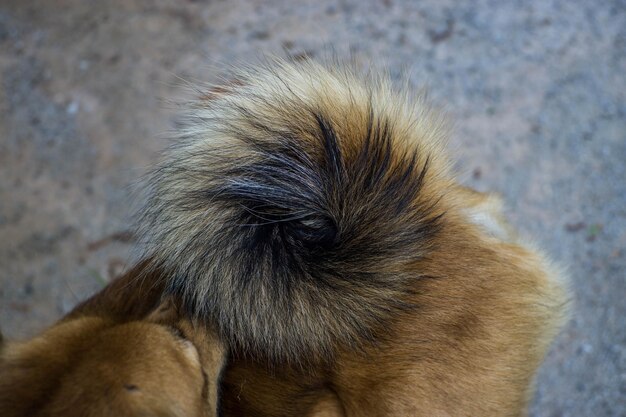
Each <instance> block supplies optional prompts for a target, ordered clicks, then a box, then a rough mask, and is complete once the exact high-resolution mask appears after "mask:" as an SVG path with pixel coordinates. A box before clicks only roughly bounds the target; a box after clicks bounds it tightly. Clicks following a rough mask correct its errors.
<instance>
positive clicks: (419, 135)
mask: <svg viewBox="0 0 626 417" xmlns="http://www.w3.org/2000/svg"><path fill="white" fill-rule="evenodd" d="M407 97H408V93H407V92H406V91H403V92H398V91H394V90H393V89H392V88H391V87H390V85H389V83H388V82H387V81H386V80H385V78H382V77H381V78H376V77H370V78H366V79H363V78H361V77H359V76H357V75H356V74H355V72H354V71H351V70H349V69H345V68H338V67H326V66H321V65H318V64H314V63H311V62H301V63H293V64H290V63H285V62H280V61H279V62H273V63H271V64H269V65H267V66H262V67H260V68H256V69H246V70H241V71H239V72H237V73H235V75H234V77H233V80H232V81H231V82H229V83H226V84H225V85H221V86H215V87H213V88H211V89H209V90H208V92H207V93H206V94H204V95H203V96H202V97H200V98H199V99H198V100H197V101H195V102H194V103H192V105H191V106H190V107H189V110H188V112H187V115H186V119H185V123H184V124H183V127H182V128H181V130H180V132H181V133H180V137H179V138H178V140H177V141H176V143H175V144H174V145H173V147H172V148H171V149H170V150H169V151H168V152H167V154H166V156H165V158H164V161H163V162H162V163H161V165H160V166H159V167H158V168H157V169H156V170H155V172H154V173H153V174H152V175H151V177H150V179H149V182H148V191H149V198H148V199H147V204H146V206H145V208H144V209H143V211H142V221H141V223H142V228H141V229H142V232H143V235H144V237H145V242H146V247H147V252H146V257H145V261H144V262H142V263H141V264H140V265H139V266H138V267H137V268H135V269H134V270H133V271H131V272H130V273H129V274H128V275H127V276H126V284H127V285H126V284H125V285H123V286H121V287H120V286H119V285H118V286H117V287H116V286H115V284H114V285H113V286H112V288H113V289H106V290H104V291H103V292H102V293H101V294H100V295H98V296H96V297H95V298H94V299H93V300H91V301H89V302H88V303H87V304H86V306H83V307H79V309H78V310H77V312H76V313H75V314H73V315H70V317H69V318H68V319H66V320H74V319H83V318H84V316H85V315H91V316H93V315H96V316H105V317H108V319H107V320H111V317H112V319H113V320H114V322H116V323H120V322H121V323H122V324H123V325H125V323H126V322H127V321H128V320H129V318H130V319H132V320H134V321H137V320H140V321H141V320H143V319H141V317H144V316H145V315H146V314H147V312H148V311H150V309H152V308H154V306H156V305H158V304H159V302H160V300H161V298H162V296H163V292H165V293H166V294H169V296H172V297H173V299H175V300H179V301H177V303H180V304H181V305H182V307H183V311H184V313H185V314H184V315H188V316H190V317H191V318H193V319H195V320H198V319H199V320H201V321H202V322H204V323H206V324H207V325H208V326H209V329H211V328H213V326H215V327H216V328H217V334H218V335H219V336H220V339H221V340H223V341H224V343H225V344H226V345H227V347H228V350H229V360H228V363H227V365H226V367H225V369H224V371H223V373H222V374H221V375H222V377H221V378H220V373H219V368H220V366H221V362H220V361H219V360H214V361H213V362H211V361H209V364H210V363H213V364H214V365H215V366H205V369H208V370H209V371H210V372H208V377H209V380H210V381H216V382H217V381H218V380H219V381H221V385H220V387H221V388H220V389H221V399H220V404H221V409H222V412H223V415H225V416H265V417H278V416H295V415H298V416H300V415H302V416H357V417H358V416H415V415H420V416H494V417H496V416H497V417H503V416H511V417H513V416H517V417H519V416H520V415H523V414H524V410H525V408H526V404H527V402H528V399H529V397H530V394H531V392H532V391H531V387H532V379H533V376H534V373H535V371H536V369H537V367H538V365H539V364H540V362H541V360H542V358H543V356H544V354H545V352H546V350H547V347H548V345H549V343H550V342H551V340H552V339H553V337H554V335H555V333H556V331H557V330H558V328H559V326H560V325H561V324H562V323H563V321H564V319H565V317H566V311H567V309H566V304H567V295H566V291H565V285H564V281H563V274H562V272H561V271H560V270H559V269H558V268H556V267H554V266H553V265H552V264H551V263H550V262H549V261H548V260H547V259H546V258H545V256H544V255H542V254H541V252H539V251H538V250H536V249H534V248H533V247H532V246H531V245H529V244H528V243H525V242H524V241H522V240H520V239H519V238H518V237H517V236H516V235H515V233H514V231H512V230H511V228H510V227H509V226H508V225H507V224H506V222H505V221H504V219H503V215H502V209H501V202H500V200H499V199H498V198H497V197H495V196H493V195H489V194H482V193H477V192H475V191H472V190H469V189H467V188H464V187H462V186H460V185H458V184H457V182H456V181H455V179H454V177H453V175H452V174H451V172H450V170H449V169H448V162H447V158H446V156H445V153H444V150H443V141H444V139H445V136H446V131H445V128H443V124H442V122H441V119H440V118H439V117H438V116H437V114H436V113H434V112H432V111H431V110H429V109H428V107H427V106H425V104H424V103H423V102H422V101H421V100H420V99H417V100H411V99H409V98H407ZM122 289H123V290H124V291H121V292H120V290H122ZM125 317H126V318H125ZM146 320H148V321H150V322H152V321H154V320H153V319H146ZM167 322H168V321H167V320H166V323H167ZM196 322H197V321H196ZM67 323H68V324H71V321H70V322H67ZM159 323H160V322H159ZM193 328H195V329H196V331H199V332H200V335H202V334H204V333H203V332H206V331H207V330H206V329H204V330H203V328H202V326H200V327H198V326H196V327H193ZM81 329H82V328H81ZM81 329H78V330H75V332H77V333H78V334H82V335H83V336H81V337H80V338H79V340H83V341H85V340H87V341H89V340H91V333H90V332H86V331H85V330H84V329H82V330H81ZM53 330H54V329H53ZM124 334H126V335H127V334H128V333H124ZM208 334H209V336H208V338H205V339H196V340H198V342H197V343H196V345H197V346H199V347H200V348H202V347H203V349H208V351H209V352H211V351H214V352H221V342H220V341H219V340H217V339H216V338H215V337H213V336H211V335H212V333H211V332H210V331H209V333H208ZM40 340H43V341H46V343H48V344H47V345H46V346H49V347H50V349H49V350H48V353H47V354H44V353H42V352H41V351H36V352H38V353H37V354H38V355H42V357H43V358H48V359H46V360H49V359H50V355H49V352H55V351H56V352H60V354H61V357H63V358H65V362H62V364H64V365H63V366H62V367H61V368H57V367H54V366H44V367H41V368H32V367H29V366H26V365H25V364H26V363H27V362H28V363H36V362H31V360H32V358H33V357H31V356H28V355H26V353H24V352H31V350H29V349H30V348H28V346H29V345H20V346H21V347H18V348H10V349H6V348H5V349H4V351H3V352H2V354H1V355H0V370H1V371H2V372H3V373H0V413H2V412H4V411H5V410H7V409H8V408H6V405H4V404H11V401H13V403H12V404H20V402H19V400H15V398H21V399H22V400H24V399H26V400H28V401H36V400H37V399H38V398H44V399H47V398H50V396H51V395H53V393H55V392H56V391H54V390H53V389H52V388H51V387H53V385H52V384H51V383H50V382H49V381H52V380H58V378H59V374H58V372H57V371H56V369H65V370H67V369H73V368H72V367H70V365H71V364H72V363H73V362H72V361H73V360H74V358H76V359H77V360H78V359H80V357H75V356H72V355H73V354H72V352H74V351H73V350H72V346H74V345H73V344H69V345H68V343H67V342H66V340H68V339H64V338H62V339H58V338H53V337H52V336H50V334H49V333H45V334H44V336H42V339H40ZM97 340H99V341H101V345H102V347H104V348H106V347H107V346H109V344H112V346H118V347H119V346H122V347H123V346H127V343H126V342H125V340H124V338H123V337H117V338H115V339H112V340H108V341H107V340H106V339H103V338H102V337H99V338H98V339H97ZM157 340H161V342H163V340H164V339H157ZM202 340H204V342H203V341H202ZM165 342H167V341H165ZM165 342H164V343H165ZM170 342H171V341H170ZM170 342H167V343H170ZM37 343H40V342H37ZM167 343H166V344H167ZM156 345H157V346H160V344H158V343H157V344H156ZM55 346H56V350H55V348H54V347H55ZM88 346H91V347H94V346H99V345H98V344H95V345H94V344H93V343H92V344H89V345H88ZM83 348H84V347H83ZM200 348H199V350H200ZM141 349H145V344H144V345H142V347H141ZM141 349H140V351H139V352H138V353H137V356H136V361H137V362H138V363H139V364H144V365H146V364H147V365H146V367H145V368H133V367H132V366H130V365H132V362H128V361H127V362H123V358H125V357H126V358H127V357H128V356H124V355H120V356H119V360H118V361H116V360H115V358H113V359H112V362H111V363H112V364H113V365H115V366H118V365H119V366H121V365H120V364H125V365H124V366H121V368H120V369H129V371H128V372H129V373H130V375H136V374H140V375H144V376H145V375H147V374H145V369H153V368H155V369H158V367H159V366H161V364H160V362H162V360H160V359H158V358H157V356H158V355H153V354H149V353H148V354H146V355H143V354H142V353H141ZM105 350H106V349H105ZM129 351H132V349H130V348H129V350H127V352H129ZM6 352H9V353H8V354H7V353H6ZM10 352H14V353H10ZM68 352H69V353H68ZM87 352H89V350H87ZM18 354H22V355H26V356H22V358H27V359H28V361H25V360H22V362H20V363H21V364H22V365H21V366H20V367H13V368H11V367H12V366H14V365H15V363H16V362H15V361H14V359H13V358H15V357H18V356H15V355H18ZM46 355H47V356H46ZM68 355H69V356H68ZM82 357H90V355H89V354H85V355H83V356H82ZM93 357H94V358H96V359H97V358H100V356H98V355H95V354H94V355H93ZM208 357H210V358H211V357H213V358H220V357H221V356H219V355H218V354H216V355H214V356H211V355H209V356H208ZM34 358H35V359H37V358H38V356H37V355H35V356H34ZM67 358H70V359H69V360H68V359H67ZM142 358H147V359H145V360H144V359H142ZM53 359H54V356H53ZM46 360H43V359H41V360H39V362H37V363H44V364H46V363H48V362H46ZM98 360H99V359H98ZM42 361H43V362H42ZM53 363H57V362H53ZM80 363H81V362H79V365H77V366H78V367H79V368H80ZM90 363H92V364H93V363H97V361H96V362H90ZM129 364H130V365H129ZM150 364H152V365H151V366H150ZM216 364H218V365H219V366H217V365H216ZM127 365H129V367H128V368H127ZM294 365H295V366H294ZM6 369H9V370H10V372H15V373H13V374H11V375H12V377H15V378H17V377H20V378H25V379H20V381H22V382H20V384H21V385H20V384H13V383H11V382H10V381H11V380H10V379H7V377H6V375H9V374H7V373H6V372H7V371H6ZM31 369H32V372H31V371H30V370H31ZM88 369H89V368H88ZM20 375H21V376H20ZM24 375H26V376H24ZM81 375H82V378H83V379H82V380H81V379H79V380H78V381H79V382H80V381H83V382H86V383H87V385H88V386H89V384H92V383H94V382H96V383H97V382H98V381H99V379H100V378H103V377H104V376H105V375H102V374H96V375H97V376H96V377H95V378H94V377H93V376H92V377H91V379H89V378H87V377H86V376H85V374H81ZM148 375H151V374H148ZM172 375H174V376H173V377H172V378H171V379H169V380H168V381H166V382H163V383H161V385H160V386H161V387H162V389H163V392H164V395H165V397H164V398H170V397H168V395H169V396H171V395H174V394H176V393H178V394H177V395H181V398H187V397H184V394H183V393H182V392H180V390H178V388H177V387H185V386H187V385H188V383H189V380H188V379H187V378H186V377H184V376H182V375H179V374H177V373H176V368H175V367H174V368H172ZM160 377H162V375H161V376H160ZM29 378H30V379H29ZM155 378H159V375H158V374H157V375H155ZM7 381H9V382H7ZM24 381H26V382H24ZM42 381H44V382H42ZM45 381H48V382H45ZM37 384H42V385H37ZM186 384H187V385H186ZM30 386H33V387H40V386H41V387H44V388H45V389H44V388H41V389H40V388H37V390H35V391H33V390H31V389H29V387H30ZM73 386H74V387H80V386H81V385H80V384H75V385H73ZM213 386H215V384H214V385H213ZM157 391H158V390H157ZM183 391H184V392H188V391H189V390H188V389H184V390H183ZM16 392H17V393H18V394H19V393H22V394H21V395H22V396H18V395H15V393H16ZM80 392H81V391H80V390H78V391H76V390H75V391H72V390H70V391H67V392H65V394H64V395H65V397H63V396H61V397H58V398H60V400H59V401H61V400H67V399H68V398H76V395H78V393H80ZM214 392H215V393H216V392H217V389H215V391H214ZM28 395H30V396H28ZM16 401H18V402H16ZM37 401H39V400H37ZM62 403H63V401H62ZM151 404H152V405H154V404H156V403H153V402H148V403H147V405H151ZM3 407H4V408H3ZM81 410H83V409H81ZM27 411H28V410H27ZM2 415H11V414H2ZM13 415H19V416H21V415H24V414H15V413H14V414H13ZM50 415H52V414H50ZM57 415H59V414H58V413H57ZM62 415H69V414H62ZM92 415H94V416H100V415H106V414H102V413H100V414H98V413H97V412H96V413H92ZM190 415H192V414H190Z"/></svg>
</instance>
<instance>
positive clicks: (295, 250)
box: [142, 62, 450, 362]
mask: <svg viewBox="0 0 626 417" xmlns="http://www.w3.org/2000/svg"><path fill="white" fill-rule="evenodd" d="M234 80H235V81H234V82H233V83H231V84H228V85H225V86H220V87H218V88H214V89H213V90H212V93H210V94H209V95H208V96H207V97H205V99H203V100H199V101H196V102H194V103H193V105H192V106H191V108H190V110H189V112H188V113H187V115H186V116H187V117H186V119H185V123H184V127H183V128H182V129H181V132H180V137H179V138H178V140H177V142H176V143H175V145H174V147H173V148H172V149H171V151H170V152H169V153H168V154H167V157H166V159H165V161H164V162H163V163H162V164H161V166H160V167H159V168H158V169H157V170H156V171H155V173H154V175H153V176H152V177H151V179H150V182H149V188H150V190H151V198H150V199H149V200H148V203H147V205H146V208H145V211H144V213H143V228H142V231H143V234H144V235H145V236H146V240H147V241H148V242H149V244H148V247H149V248H150V252H149V253H148V254H147V256H148V257H150V258H151V259H153V262H154V266H155V267H156V268H158V269H163V270H165V271H167V273H166V274H167V275H168V277H169V278H168V288H169V289H170V291H172V292H174V293H176V294H179V295H181V296H182V297H183V299H184V300H185V304H186V306H187V307H188V308H189V310H190V311H191V312H192V313H193V314H194V315H197V316H200V317H204V318H209V319H210V320H211V321H215V322H217V323H218V328H219V330H220V332H221V334H222V336H223V337H224V338H225V339H226V340H227V341H229V343H230V344H233V345H237V346H239V347H240V348H241V349H243V350H245V351H248V352H252V353H254V354H258V353H259V352H262V353H263V354H264V355H266V356H268V357H269V358H270V359H273V360H276V361H291V362H302V361H303V360H312V359H313V360H314V359H316V358H322V359H328V358H330V357H332V356H333V355H334V351H335V348H336V346H337V345H341V344H344V345H349V346H352V347H359V346H361V345H362V343H363V342H364V341H365V340H374V339H375V337H374V333H376V332H377V331H375V329H380V328H383V327H384V326H385V325H386V322H387V321H388V319H389V317H393V316H394V315H396V314H397V313H398V312H399V311H400V310H403V309H410V308H412V306H411V303H410V300H409V299H408V297H409V295H410V294H411V293H412V291H413V283H414V282H415V281H416V280H418V279H420V278H423V273H422V272H421V271H419V270H416V269H415V268H412V267H411V266H412V265H413V264H414V263H415V262H417V261H419V260H420V259H423V258H424V257H427V256H428V254H429V252H430V251H431V249H432V247H433V245H435V244H436V240H437V239H436V236H437V234H438V232H439V230H440V228H441V226H442V221H443V220H442V216H443V215H444V211H445V207H443V206H441V205H440V204H439V200H440V199H441V194H442V192H444V190H445V187H446V186H447V184H448V183H449V182H450V176H449V175H448V173H447V169H446V160H445V158H444V157H443V153H442V151H441V149H440V148H441V141H442V138H443V134H444V131H445V130H444V128H443V125H442V122H441V120H440V118H438V117H437V115H436V114H433V113H432V112H431V111H430V110H428V108H427V107H426V106H424V105H423V104H422V103H421V102H412V101H410V100H409V99H408V98H407V96H405V95H400V94H399V93H396V92H393V91H392V90H391V88H390V86H389V85H388V83H387V81H386V80H385V79H384V78H374V77H372V78H370V79H369V80H367V82H363V81H362V80H361V79H359V78H358V77H357V76H356V75H355V74H353V73H352V72H351V71H349V70H346V69H345V68H342V69H337V68H334V69H333V68H325V67H322V66H320V65H316V64H314V63H311V62H307V63H300V64H287V63H284V62H274V63H273V64H272V65H271V66H267V67H261V68H256V69H251V70H245V71H239V72H237V73H236V74H235V75H234Z"/></svg>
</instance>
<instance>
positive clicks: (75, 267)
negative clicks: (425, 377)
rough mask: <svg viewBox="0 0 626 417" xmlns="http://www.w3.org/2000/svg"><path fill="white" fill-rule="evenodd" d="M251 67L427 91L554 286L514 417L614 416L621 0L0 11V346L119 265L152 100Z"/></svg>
mask: <svg viewBox="0 0 626 417" xmlns="http://www.w3.org/2000/svg"><path fill="white" fill-rule="evenodd" d="M329 51H330V52H329ZM262 53H275V54H277V55H279V56H285V55H294V56H298V55H311V56H313V57H319V56H324V55H326V56H327V55H329V54H335V55H338V56H344V57H345V56H350V57H352V59H353V60H354V61H355V62H356V63H357V64H358V65H359V66H362V67H363V68H373V69H380V68H387V69H388V70H389V72H390V73H391V75H392V77H399V76H400V74H402V73H405V74H408V76H409V78H410V81H411V84H412V85H414V86H416V87H427V88H428V90H429V92H430V97H431V98H432V101H433V102H434V103H435V104H436V105H437V106H440V107H443V108H445V109H446V111H447V112H448V114H449V116H450V119H451V120H453V121H454V126H455V130H454V134H453V137H452V139H451V144H450V148H451V150H452V152H453V153H454V154H456V155H457V156H458V161H459V163H458V169H459V172H460V177H461V178H462V179H463V180H464V181H465V182H466V183H467V184H469V185H472V186H474V187H476V188H478V189H480V190H494V191H497V192H499V193H501V194H502V195H503V196H504V198H505V200H506V201H507V203H508V206H509V209H510V210H509V218H510V219H511V221H512V222H513V223H514V224H515V225H516V226H517V227H518V228H519V229H520V230H521V232H522V234H524V235H528V236H532V237H533V238H534V240H536V241H537V243H538V244H539V246H541V247H543V248H545V249H546V250H547V251H548V252H549V253H550V254H551V255H552V257H553V258H554V259H556V260H557V261H558V262H559V263H561V264H563V265H565V266H567V267H568V268H569V271H570V274H571V278H572V294H573V302H574V311H573V317H572V320H571V322H570V323H569V325H568V326H567V328H566V329H565V330H564V331H563V332H562V334H561V335H560V336H559V338H558V340H557V342H556V343H555V344H554V346H553V348H552V350H551V352H550V354H549V355H548V357H547V359H546V361H545V363H544V365H543V367H542V369H541V372H540V374H539V378H538V382H537V393H536V396H535V400H534V402H533V406H532V409H531V413H532V415H534V416H549V417H552V416H554V417H556V416H626V100H625V98H626V97H625V96H626V3H625V2H624V1H592V0H589V1H580V0H577V1H565V0H563V1H559V0H554V1H550V0H532V1H525V2H521V1H498V0H492V1H468V2H454V1H446V0H443V1H440V0H429V1H397V0H387V1H374V0H361V1H357V0H351V1H348V0H345V1H340V2H332V1H301V2H296V1H290V0H283V1H248V2H244V1H238V0H229V1H209V2H204V1H173V0H172V1H155V2H140V1H138V0H117V1H107V2H104V1H81V0H73V1H72V0H65V1H54V2H52V1H50V2H35V1H7V0H0V327H2V329H3V332H4V333H5V335H7V336H9V337H13V338H17V337H26V336H29V335H33V334H34V333H35V332H36V331H38V330H40V329H42V328H43V327H44V326H46V325H48V324H50V323H52V322H53V321H54V320H56V319H57V318H59V317H60V316H61V315H62V314H64V313H65V312H67V311H68V310H69V309H71V308H72V306H73V305H74V304H75V303H76V302H77V301H78V300H80V299H83V298H84V297H86V296H88V295H89V294H91V293H92V292H94V291H96V290H97V289H98V288H100V287H101V286H102V285H104V284H105V283H106V282H107V281H108V280H110V279H111V277H113V276H115V275H116V274H117V273H119V272H120V271H121V270H122V269H123V268H124V266H125V265H128V264H129V263H130V262H131V261H132V255H131V248H132V247H133V241H132V240H133V239H132V236H131V235H130V234H129V232H128V230H129V215H130V214H131V212H132V210H131V201H132V198H131V195H132V193H131V189H132V187H131V184H132V183H133V182H134V181H136V180H137V179H138V178H139V177H140V176H141V174H142V173H144V172H145V167H146V166H148V165H149V164H151V163H152V162H154V161H155V159H156V157H157V151H158V150H159V149H161V148H162V147H163V146H164V144H165V140H164V138H166V137H167V131H168V129H170V128H172V126H173V125H174V114H175V113H176V109H175V106H174V105H172V104H171V100H176V99H180V98H181V97H184V95H185V92H184V90H185V88H184V86H185V83H186V81H190V82H192V83H193V82H197V81H206V80H209V81H210V80H212V79H214V78H215V77H216V76H217V75H219V73H220V72H219V70H217V69H216V68H222V67H223V64H232V63H237V62H254V60H255V59H258V57H259V56H260V55H261V54H262ZM185 80H186V81H185Z"/></svg>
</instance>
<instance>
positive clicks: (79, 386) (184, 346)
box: [0, 265, 224, 417]
mask: <svg viewBox="0 0 626 417" xmlns="http://www.w3.org/2000/svg"><path fill="white" fill-rule="evenodd" d="M142 268H143V265H139V266H138V267H137V268H135V269H134V270H132V271H130V272H129V273H128V274H126V275H125V276H123V277H121V278H120V279H118V280H117V281H115V282H114V283H113V284H111V285H110V286H108V287H107V288H106V289H105V290H103V291H102V292H100V293H99V294H97V295H96V296H94V297H92V298H91V299H90V300H88V301H86V302H84V303H83V304H81V305H80V306H78V307H77V308H76V309H75V310H74V311H73V312H71V313H70V314H69V315H68V316H67V317H65V318H64V319H63V320H61V321H60V322H59V323H57V324H56V325H54V326H53V327H52V328H50V329H49V330H47V331H45V332H44V333H42V334H41V335H39V336H37V337H35V338H34V339H32V340H29V341H26V342H12V343H8V344H7V345H6V346H3V347H2V351H1V352H0V415H1V416H3V417H26V416H29V417H31V416H32V417H35V416H37V417H44V416H50V417H52V416H68V417H72V416H76V417H78V416H94V417H105V416H111V417H113V416H172V417H174V416H180V417H183V416H185V417H194V416H197V417H209V416H215V415H216V408H217V390H218V385H217V379H218V376H219V374H220V371H221V368H222V364H223V361H224V349H223V348H222V345H221V343H220V342H219V341H218V340H217V339H216V337H215V335H214V333H213V332H212V331H211V330H210V329H208V328H207V327H206V326H205V325H197V324H194V323H192V322H190V321H189V320H187V319H184V318H182V317H181V316H180V314H179V313H178V311H177V308H176V307H175V304H174V303H173V302H172V300H165V301H163V302H161V298H162V297H161V292H162V291H159V288H158V286H154V284H155V281H157V280H156V277H155V276H145V275H143V276H142V277H143V278H144V279H148V280H149V281H148V282H151V283H150V284H149V285H148V284H146V285H144V283H143V281H142V280H141V279H138V272H139V271H141V270H142ZM150 278H152V279H150ZM209 376H210V377H209Z"/></svg>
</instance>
